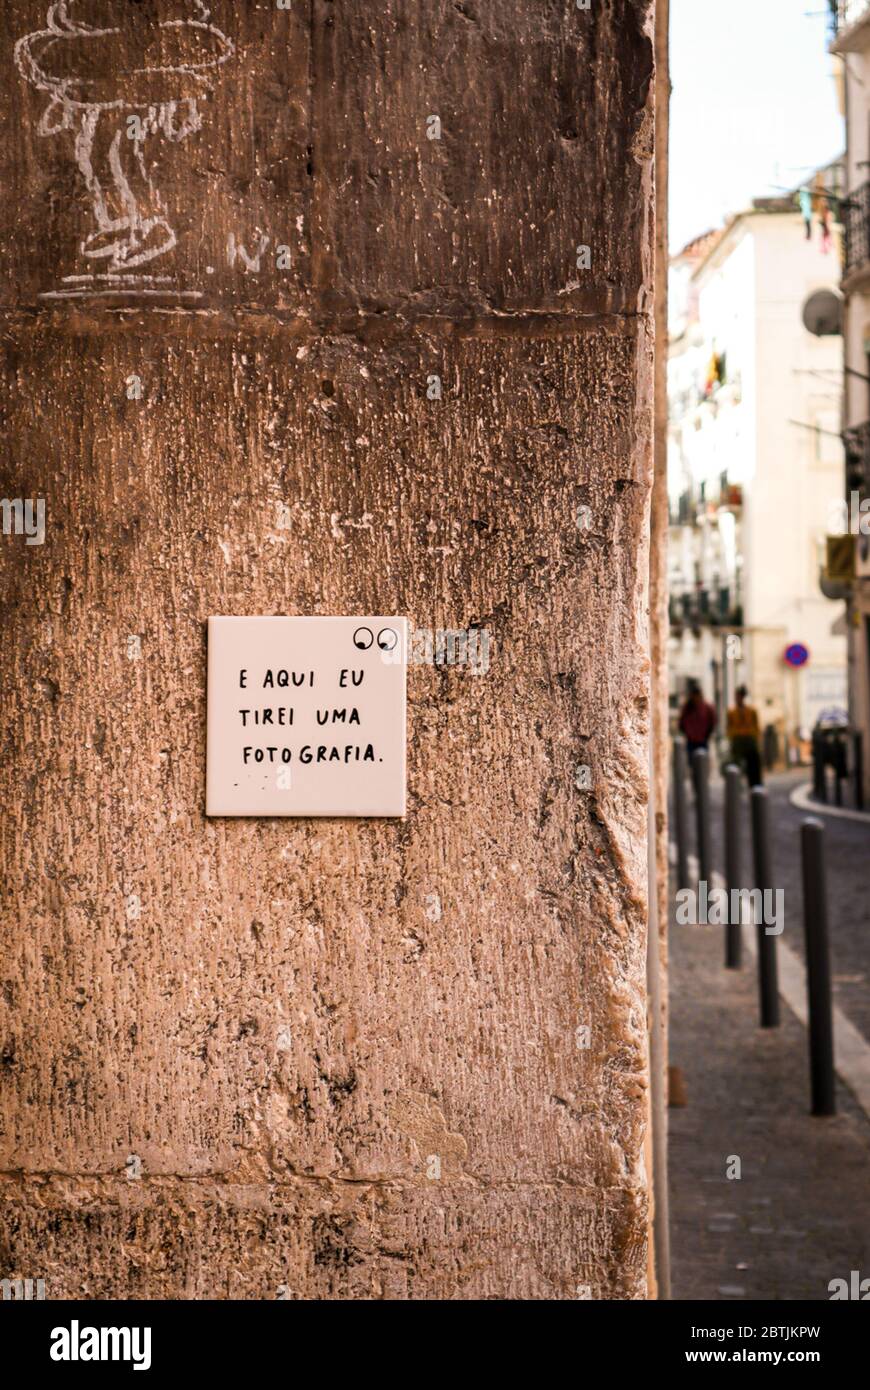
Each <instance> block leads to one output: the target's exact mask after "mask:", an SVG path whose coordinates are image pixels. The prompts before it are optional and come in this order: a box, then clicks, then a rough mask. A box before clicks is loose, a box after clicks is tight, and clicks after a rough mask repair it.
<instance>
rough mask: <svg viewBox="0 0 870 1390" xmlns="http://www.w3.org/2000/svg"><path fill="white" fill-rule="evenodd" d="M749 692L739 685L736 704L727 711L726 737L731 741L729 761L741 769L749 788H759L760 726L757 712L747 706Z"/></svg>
mask: <svg viewBox="0 0 870 1390" xmlns="http://www.w3.org/2000/svg"><path fill="white" fill-rule="evenodd" d="M748 694H749V691H748V690H747V689H746V686H745V685H741V686H740V687H739V688H738V691H737V704H736V705H732V707H731V708H730V709H729V711H728V737H729V739H730V740H731V759H732V761H733V762H735V763H737V764H738V766H740V767H742V768H743V770H744V772H745V773H746V779H747V781H748V782H749V785H750V787H760V786H761V784H762V781H763V780H764V779H763V776H762V772H761V747H760V743H759V740H760V738H761V725H760V724H759V720H758V711H757V710H756V709H755V708H754V706H753V705H750V704H747V698H746V697H747V696H748Z"/></svg>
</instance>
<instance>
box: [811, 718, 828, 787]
mask: <svg viewBox="0 0 870 1390" xmlns="http://www.w3.org/2000/svg"><path fill="white" fill-rule="evenodd" d="M813 796H814V797H815V798H816V800H817V801H823V802H824V801H827V799H828V788H827V783H826V780H825V747H824V742H823V739H822V735H821V731H820V730H819V729H813Z"/></svg>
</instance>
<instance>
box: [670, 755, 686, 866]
mask: <svg viewBox="0 0 870 1390" xmlns="http://www.w3.org/2000/svg"><path fill="white" fill-rule="evenodd" d="M673 769H674V832H675V834H676V837H677V889H678V890H679V889H680V888H688V886H689V808H688V805H687V803H686V774H687V772H688V763H687V759H686V741H685V739H682V738H675V739H674V758H673Z"/></svg>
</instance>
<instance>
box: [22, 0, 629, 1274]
mask: <svg viewBox="0 0 870 1390" xmlns="http://www.w3.org/2000/svg"><path fill="white" fill-rule="evenodd" d="M60 8H61V11H63V10H64V7H63V6H61V7H60ZM133 9H134V7H132V6H131V5H129V4H128V3H124V2H123V0H82V3H81V4H76V3H74V0H69V3H68V4H67V5H66V7H65V13H66V15H67V21H68V28H67V32H66V33H65V34H63V35H58V36H57V37H55V38H52V37H49V38H48V39H46V40H44V41H42V42H43V45H44V46H43V47H42V48H40V47H39V44H38V43H35V44H34V45H33V46H32V47H31V53H32V52H33V51H36V52H38V54H39V55H41V61H42V62H43V63H44V64H45V66H46V67H47V68H49V69H50V70H51V72H52V73H54V74H57V73H59V74H60V77H61V78H62V79H63V81H64V82H65V83H66V86H64V87H61V88H56V89H55V90H54V91H53V92H51V91H48V92H47V91H46V90H44V89H40V88H39V87H38V86H36V85H34V81H33V67H32V65H31V67H28V66H27V63H26V62H25V61H24V58H25V57H26V55H22V52H21V50H20V49H19V68H18V69H16V67H15V66H14V64H13V57H12V55H13V47H14V44H15V41H16V40H18V39H19V38H20V37H21V36H22V35H27V34H30V33H33V32H34V31H38V30H44V29H45V28H46V27H47V26H46V22H45V14H44V5H43V3H42V0H40V2H39V3H34V0H12V2H11V3H7V4H6V5H4V7H3V10H2V13H0V54H2V61H3V62H4V63H5V65H6V78H7V80H6V81H5V82H4V83H3V84H2V87H0V93H2V95H0V102H2V133H3V140H2V142H0V151H2V153H0V164H2V168H0V186H2V187H3V189H4V191H5V195H6V196H5V198H4V201H3V205H2V209H0V248H2V257H3V259H2V265H3V266H4V268H5V270H4V273H3V275H2V285H0V304H2V329H3V333H2V353H3V364H2V370H3V381H2V387H0V390H2V415H3V423H4V436H5V439H6V446H7V447H6V449H5V450H4V455H3V460H2V465H0V489H2V496H3V497H6V498H10V499H14V498H37V497H39V498H44V499H45V503H46V518H45V523H46V534H45V543H44V544H43V545H27V544H26V541H25V538H24V537H22V536H15V535H5V536H2V537H0V578H2V598H3V608H4V641H3V644H2V649H0V681H2V700H3V712H4V721H3V725H4V739H3V756H2V768H0V778H2V786H0V795H2V803H3V806H4V812H5V815H4V822H3V831H2V864H3V891H2V907H3V965H2V992H0V1046H2V1058H0V1061H2V1103H0V1170H2V1172H0V1182H2V1189H0V1190H2V1206H0V1273H2V1274H3V1275H4V1276H6V1275H7V1274H8V1275H12V1274H16V1273H18V1274H21V1275H25V1276H32V1277H37V1276H38V1277H44V1278H45V1279H46V1281H47V1293H48V1296H49V1297H61V1296H67V1297H88V1296H98V1297H119V1298H122V1297H133V1296H141V1297H225V1296H227V1297H253V1298H263V1297H265V1298H272V1297H276V1296H278V1291H279V1289H282V1290H284V1291H285V1292H286V1294H287V1296H290V1297H300V1298H310V1297H315V1298H316V1297H325V1298H365V1297H391V1296H395V1297H410V1298H441V1297H450V1298H453V1297H460V1298H469V1297H522V1298H544V1297H557V1298H563V1297H564V1298H573V1297H576V1296H577V1291H578V1287H579V1288H582V1286H588V1287H589V1289H590V1291H591V1295H592V1296H593V1297H618V1298H642V1297H644V1296H645V1293H646V1278H647V1275H646V1270H647V1249H646V1242H647V1220H646V1212H647V1186H648V1182H647V1174H646V1171H645V1165H644V1161H643V1137H644V1126H645V1121H646V1114H647V1042H646V1026H645V981H644V957H645V911H646V908H645V905H646V781H647V760H648V742H647V740H648V720H649V689H648V681H649V663H648V657H647V616H646V611H645V607H646V576H647V573H648V516H649V483H650V469H651V434H652V410H651V407H652V364H651V353H652V346H651V345H652V325H651V315H652V299H651V278H652V277H651V264H652V259H651V258H652V228H653V221H652V216H653V208H652V194H651V181H652V175H651V159H652V131H651V119H650V102H651V91H650V87H651V78H652V48H651V22H652V14H651V10H650V7H649V6H647V5H646V4H645V3H642V2H641V0H593V5H592V9H591V11H589V12H583V11H580V10H577V9H575V8H574V7H572V6H570V5H569V4H568V3H560V4H555V3H545V4H543V5H540V4H534V5H532V4H525V3H523V4H520V3H516V4H510V5H507V6H505V5H504V4H503V3H496V0H470V3H467V4H466V3H464V4H461V5H460V4H453V3H450V4H446V3H433V0H428V3H425V4H424V3H422V0H416V2H415V0H401V3H400V0H394V3H384V4H381V5H378V6H376V7H372V6H371V5H369V4H363V3H362V0H342V3H340V4H339V3H330V0H314V3H313V5H312V7H311V10H310V12H309V10H308V9H307V7H302V6H294V8H293V9H292V10H290V11H285V10H279V9H277V8H276V7H275V6H274V5H272V4H267V3H249V4H245V5H238V4H229V3H219V2H218V0H215V3H214V4H213V5H212V6H211V12H212V13H211V20H210V24H211V26H212V27H211V29H209V30H205V29H204V28H202V27H199V28H197V29H196V30H194V29H193V27H191V29H190V33H188V34H187V35H186V39H185V35H183V34H180V28H179V26H178V25H177V24H176V25H174V26H169V27H165V26H164V28H162V29H161V28H160V26H159V23H158V21H160V20H163V21H166V20H178V19H179V18H185V17H188V16H190V15H192V14H194V12H196V10H197V6H196V5H191V4H180V3H177V2H176V3H173V0H141V4H138V5H137V6H136V7H135V11H136V14H135V19H130V18H128V16H129V14H130V12H131V11H132V10H133ZM107 15H110V16H111V15H114V16H115V17H114V18H113V19H112V24H108V23H107V21H106V16H107ZM118 15H123V16H124V18H123V20H121V19H118V17H117V16H118ZM199 18H200V26H201V25H202V23H204V21H203V20H202V17H201V16H200V17H199ZM113 25H114V27H115V28H116V29H118V30H119V32H117V33H115V34H114V35H113V34H108V35H107V34H105V33H103V34H97V35H94V33H93V31H94V30H98V29H106V28H110V29H111V28H112V26H113ZM88 26H90V28H89V29H88ZM61 27H62V26H61ZM86 30H87V32H86ZM213 30H219V31H220V33H221V34H222V35H223V36H225V38H226V40H228V41H229V43H231V45H232V50H233V51H232V53H231V54H230V55H229V57H228V58H227V61H226V62H224V63H223V65H222V66H221V67H219V68H217V67H213V68H210V69H208V70H199V69H197V67H196V64H197V62H198V61H199V59H200V58H201V57H202V54H203V53H204V52H205V51H206V50H205V47H204V45H206V44H207V45H209V47H208V52H209V53H211V54H212V55H213V54H214V52H215V51H216V46H217V44H218V42H219V40H218V38H216V37H215V36H214V34H213ZM204 35H208V37H207V38H204V37H203V36H204ZM182 40H184V41H185V42H187V48H183V47H182V51H181V52H180V54H179V45H182ZM64 45H66V47H64ZM46 48H47V52H46ZM225 48H227V49H228V45H225ZM143 54H144V57H143ZM173 64H174V65H175V68H176V69H177V70H176V72H175V73H174V74H173V75H171V76H170V77H169V78H165V74H164V77H161V78H160V79H159V82H158V79H157V78H156V77H154V76H153V69H154V68H163V69H165V68H167V67H172V66H173ZM137 65H138V69H143V68H146V67H147V68H148V69H149V74H150V75H146V77H143V78H141V79H139V80H138V82H137V80H136V79H135V78H131V77H130V76H129V74H130V72H131V71H133V70H137ZM121 71H123V72H124V73H125V74H126V75H125V77H124V78H123V79H121V80H119V79H118V76H117V74H118V73H120V72H121ZM164 78H165V83H166V85H165V86H160V82H163V81H164ZM28 79H29V80H28ZM149 83H153V84H156V85H154V86H148V84H149ZM143 93H144V94H143ZM146 97H147V100H148V101H149V102H150V103H151V117H152V125H153V127H154V128H150V127H149V128H148V130H147V132H146V133H145V134H144V136H143V138H142V139H141V141H138V140H137V139H136V138H135V136H134V137H133V138H130V136H129V133H128V127H127V119H128V116H129V115H130V114H136V112H138V113H139V114H140V115H142V114H143V113H144V115H145V117H146V118H147V116H148V113H147V110H146V109H145V108H144V106H142V104H141V103H142V102H144V101H145V100H146ZM192 98H194V99H195V102H196V106H195V115H193V114H192V111H193V108H191V105H190V102H191V99H192ZM110 99H111V100H115V101H117V100H124V101H126V102H127V106H122V107H117V106H114V107H113V106H110V105H109V104H107V103H109V101H110ZM136 101H138V102H140V105H138V106H133V105H132V103H135V102H136ZM170 102H174V103H175V104H174V105H173V106H170ZM98 103H102V105H101V106H100V107H99V109H98V110H97V115H96V117H94V115H93V111H94V110H95V109H96V107H97V104H98ZM46 110H48V112H49V114H48V117H47V118H46V117H45V114H44V113H45V112H46ZM89 111H90V113H91V114H90V115H89ZM432 115H437V116H438V117H439V118H440V122H441V132H440V135H441V138H440V139H438V140H434V139H429V138H428V137H427V128H428V129H429V130H431V129H432V128H433V127H432V126H431V123H429V121H428V118H429V117H431V116H432ZM197 118H198V119H199V120H200V121H201V127H200V128H194V127H195V126H196V123H197ZM89 120H90V121H91V126H90V127H87V122H88V121H89ZM40 122H42V130H43V131H45V132H46V133H44V134H40V133H39V130H40ZM185 122H188V123H189V124H190V125H191V129H190V131H189V133H187V135H186V137H185V138H178V137H179V136H180V134H181V133H182V131H183V128H184V123H185ZM117 131H121V135H120V137H119V139H118V141H117V142H115V143H114V145H113V141H114V137H115V133H116V132H117ZM122 142H126V143H122ZM130 146H132V151H131V149H130V148H129V147H130ZM83 153H84V155H85V156H86V158H85V159H84V162H83V158H82V156H83ZM139 155H141V156H142V159H143V161H147V163H148V165H149V166H151V168H152V173H151V174H150V182H149V180H148V179H146V178H145V177H144V175H143V174H142V166H138V165H136V166H135V167H134V165H132V164H129V163H123V161H129V160H130V159H131V158H132V159H136V158H137V157H138V156H139ZM119 161H121V162H122V163H121V165H120V167H121V170H122V173H123V175H124V178H123V180H120V181H119V180H118V179H117V178H116V174H117V169H118V167H119ZM137 170H138V172H137ZM137 180H138V183H137ZM125 184H126V188H125V187H124V185H125ZM100 199H102V205H101V204H100ZM119 224H123V225H119ZM170 233H171V235H172V237H174V240H175V245H174V246H171V247H168V248H167V249H164V250H160V243H161V238H162V239H163V240H164V241H166V242H168V241H169V239H170ZM89 238H90V239H89ZM264 238H268V242H267V244H265V245H264V244H263V239H264ZM240 245H241V246H242V247H243V248H244V250H243V252H242V251H240V250H239V247H240ZM107 246H109V247H110V248H111V247H112V246H114V247H115V250H114V251H111V250H110V251H109V252H108V253H107V254H103V255H102V256H96V255H93V254H92V255H88V254H87V252H88V251H90V252H94V251H100V250H101V251H104V252H105V248H106V247H107ZM578 246H588V247H589V248H590V255H591V266H590V268H588V269H586V268H582V266H578V260H580V261H582V259H583V257H582V255H578ZM119 247H120V249H119ZM279 248H282V249H281V250H279ZM258 249H259V250H260V256H259V262H258V261H257V251H258ZM155 250H156V252H157V253H156V254H154V253H155ZM143 257H149V258H150V259H142V258H143ZM146 275H147V276H149V277H152V278H149V279H147V280H146V279H145V278H144V277H145V276H146ZM98 276H111V277H114V278H111V279H109V278H104V279H98V278H84V277H98ZM71 277H78V278H71ZM433 376H438V377H439V378H440V379H441V382H442V394H441V398H440V399H438V398H437V397H436V398H434V399H433V398H430V395H431V391H430V390H429V389H427V388H428V387H430V386H431V381H430V379H431V378H432V377H433ZM140 383H141V386H140ZM140 391H141V394H140ZM366 611H368V612H385V613H390V612H395V613H404V614H407V615H408V616H409V618H410V619H411V620H412V622H413V624H415V625H416V626H417V627H425V628H432V629H437V628H457V629H458V628H466V627H468V626H475V627H480V628H485V629H487V630H488V632H489V633H490V634H491V640H492V647H491V651H490V665H489V670H488V672H487V673H486V674H478V675H474V674H472V673H470V672H469V671H468V670H467V669H463V668H462V667H455V668H445V667H441V668H439V667H434V666H431V665H419V666H412V667H411V669H410V671H409V812H408V816H407V818H406V819H405V820H404V821H350V820H325V821H296V820H257V819H251V820H212V821H209V820H206V819H205V817H204V814H203V812H204V777H205V624H206V619H207V618H208V616H209V615H210V614H216V613H227V614H260V613H261V614H273V613H274V614H281V613H288V614H295V613H300V614H305V613H312V614H316V613H325V614H328V613H350V614H352V613H355V612H366ZM580 767H587V768H589V770H590V772H589V777H590V778H591V786H589V787H585V786H583V785H579V786H578V768H580ZM579 780H580V782H581V784H582V783H583V782H584V780H585V778H584V777H583V776H581V777H580V778H579ZM585 1027H588V1028H589V1030H590V1034H589V1044H590V1045H589V1046H588V1047H585V1046H582V1045H580V1046H578V1033H577V1030H578V1028H581V1029H582V1028H585ZM433 1159H437V1160H438V1162H437V1163H433V1161H432V1160H433ZM439 1173H440V1176H438V1175H437V1174H439Z"/></svg>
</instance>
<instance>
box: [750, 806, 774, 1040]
mask: <svg viewBox="0 0 870 1390" xmlns="http://www.w3.org/2000/svg"><path fill="white" fill-rule="evenodd" d="M751 800H752V852H753V858H754V860H755V886H756V888H759V889H760V890H761V894H762V904H763V902H764V893H765V890H767V891H772V890H773V867H772V863H771V854H770V803H769V801H768V795H767V789H766V788H765V787H753V788H752V798H751ZM759 915H760V917H761V920H760V921H759V922H757V923H756V927H757V931H758V999H759V1012H760V1021H761V1026H762V1028H778V1027H779V982H778V980H777V968H776V937H775V936H769V935H768V933H767V931H766V929H765V925H764V912H763V911H762V912H761V913H760V914H759Z"/></svg>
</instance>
